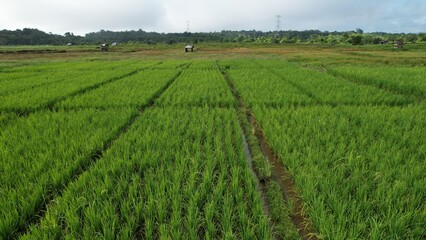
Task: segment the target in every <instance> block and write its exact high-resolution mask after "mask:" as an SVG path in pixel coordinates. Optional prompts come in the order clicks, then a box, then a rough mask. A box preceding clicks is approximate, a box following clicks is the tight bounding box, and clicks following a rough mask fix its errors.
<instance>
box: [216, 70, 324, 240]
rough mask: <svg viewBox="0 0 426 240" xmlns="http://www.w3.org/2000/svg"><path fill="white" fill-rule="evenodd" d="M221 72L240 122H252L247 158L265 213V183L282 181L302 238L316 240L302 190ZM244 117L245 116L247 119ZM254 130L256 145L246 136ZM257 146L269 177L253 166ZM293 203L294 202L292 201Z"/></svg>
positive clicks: (268, 212) (288, 203) (267, 206)
mask: <svg viewBox="0 0 426 240" xmlns="http://www.w3.org/2000/svg"><path fill="white" fill-rule="evenodd" d="M217 66H218V69H219V71H220V72H221V73H222V75H223V77H224V79H225V80H226V82H227V84H228V86H229V88H230V90H231V92H232V94H233V95H234V97H235V99H236V101H237V103H238V109H237V111H238V112H239V113H240V114H238V118H239V119H238V121H239V123H240V126H243V125H244V123H246V124H247V122H248V124H249V127H250V128H251V129H252V133H250V131H247V130H249V129H247V128H246V129H244V127H242V130H243V132H244V133H243V134H244V135H245V136H244V138H243V140H244V145H245V146H248V151H249V153H248V154H247V155H248V157H247V159H248V161H249V163H248V165H249V166H250V168H251V172H252V174H253V175H254V176H253V177H254V178H255V179H256V180H257V182H258V183H259V191H261V195H262V199H263V204H264V209H265V212H266V213H267V214H268V215H270V214H271V212H270V206H269V202H268V200H269V199H268V197H267V194H266V193H265V191H267V190H266V189H267V187H266V185H267V184H268V181H274V182H276V183H278V184H279V186H280V187H281V191H282V196H283V198H284V200H285V201H286V204H287V206H288V207H289V205H291V207H292V211H291V213H290V217H291V220H292V222H293V224H294V225H295V226H296V228H297V230H298V231H299V234H300V237H301V238H302V239H304V240H308V239H309V240H315V239H317V237H316V236H317V233H316V232H315V230H314V228H313V226H312V225H311V222H310V220H309V219H308V217H307V216H306V215H305V214H303V202H302V199H301V198H300V195H299V193H298V192H297V191H296V188H295V184H294V182H293V180H292V177H291V174H290V173H289V171H288V170H287V169H286V168H285V166H284V165H283V163H282V162H281V161H280V160H279V159H278V157H277V155H276V154H275V153H274V152H273V150H272V148H271V147H270V145H269V143H268V141H267V139H266V137H265V135H264V133H263V130H262V129H261V127H260V125H259V124H258V123H257V121H256V119H255V117H254V115H253V114H252V113H251V112H250V110H249V108H248V107H247V105H246V104H245V103H244V101H243V99H242V98H241V96H240V95H239V94H238V92H237V90H236V89H235V86H234V85H233V84H232V82H231V81H230V79H229V77H228V75H227V73H226V70H224V69H221V68H220V66H219V64H217ZM244 118H245V119H244ZM253 133H254V137H255V138H256V139H257V141H256V142H257V144H258V146H256V145H254V144H248V143H247V142H246V139H247V138H249V137H250V136H248V135H250V134H253ZM256 147H260V150H261V152H262V154H263V156H264V159H265V160H266V161H268V162H269V164H270V166H271V168H272V175H271V176H270V177H269V178H266V179H264V178H261V177H259V176H257V174H256V171H255V170H254V169H253V163H252V161H253V160H252V156H251V152H253V149H254V148H256ZM290 202H291V203H290ZM271 219H272V223H271V225H275V224H277V223H276V222H273V218H271Z"/></svg>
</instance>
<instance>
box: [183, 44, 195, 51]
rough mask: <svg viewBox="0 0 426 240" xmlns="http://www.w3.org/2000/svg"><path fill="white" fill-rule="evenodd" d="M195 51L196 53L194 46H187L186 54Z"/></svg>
mask: <svg viewBox="0 0 426 240" xmlns="http://www.w3.org/2000/svg"><path fill="white" fill-rule="evenodd" d="M193 51H194V45H186V46H185V52H193Z"/></svg>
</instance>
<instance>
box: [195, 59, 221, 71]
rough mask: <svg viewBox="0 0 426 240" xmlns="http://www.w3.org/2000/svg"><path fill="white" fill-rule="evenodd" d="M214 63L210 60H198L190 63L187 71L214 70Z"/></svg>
mask: <svg viewBox="0 0 426 240" xmlns="http://www.w3.org/2000/svg"><path fill="white" fill-rule="evenodd" d="M216 68H217V67H216V62H215V61H212V60H204V59H198V60H195V61H192V62H191V66H189V69H191V70H214V69H216Z"/></svg>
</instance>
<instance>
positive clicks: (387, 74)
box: [328, 66, 426, 99]
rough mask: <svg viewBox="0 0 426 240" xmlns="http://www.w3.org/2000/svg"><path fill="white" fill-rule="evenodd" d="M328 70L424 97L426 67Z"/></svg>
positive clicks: (338, 74) (425, 96)
mask: <svg viewBox="0 0 426 240" xmlns="http://www.w3.org/2000/svg"><path fill="white" fill-rule="evenodd" d="M328 72H330V73H331V74H333V75H336V76H342V77H344V78H348V79H350V80H353V81H356V82H359V83H365V84H371V85H375V86H377V87H379V88H385V89H390V90H392V91H396V92H400V93H403V94H408V95H412V96H416V97H420V98H422V99H425V98H426V67H390V66H379V67H377V66H375V67H369V66H362V67H360V66H357V67H349V66H344V67H335V68H331V69H329V70H328Z"/></svg>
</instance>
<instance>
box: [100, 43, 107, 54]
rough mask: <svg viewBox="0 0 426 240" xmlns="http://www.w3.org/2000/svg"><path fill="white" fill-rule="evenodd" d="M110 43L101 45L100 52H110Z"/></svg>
mask: <svg viewBox="0 0 426 240" xmlns="http://www.w3.org/2000/svg"><path fill="white" fill-rule="evenodd" d="M108 46H109V45H108V43H102V44H101V45H99V50H100V51H101V52H106V51H108Z"/></svg>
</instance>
